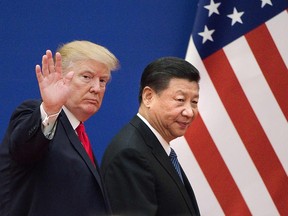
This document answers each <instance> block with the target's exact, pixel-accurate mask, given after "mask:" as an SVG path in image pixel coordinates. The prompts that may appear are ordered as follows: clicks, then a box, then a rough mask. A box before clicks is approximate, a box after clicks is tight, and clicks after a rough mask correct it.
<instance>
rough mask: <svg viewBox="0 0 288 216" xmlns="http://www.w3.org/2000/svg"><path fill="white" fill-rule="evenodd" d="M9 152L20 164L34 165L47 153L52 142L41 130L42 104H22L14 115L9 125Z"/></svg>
mask: <svg viewBox="0 0 288 216" xmlns="http://www.w3.org/2000/svg"><path fill="white" fill-rule="evenodd" d="M8 130H9V133H10V138H9V141H8V142H9V151H10V154H11V155H12V157H13V159H14V160H15V161H17V162H19V163H32V162H35V161H37V160H38V159H40V158H41V157H42V156H43V154H44V153H45V152H46V151H47V149H48V145H49V142H50V140H49V139H47V138H46V137H45V136H44V134H43V132H42V129H41V114H40V102H39V101H29V102H24V103H23V104H21V105H20V106H19V107H18V108H17V109H16V110H15V112H14V113H13V114H12V117H11V120H10V124H9V129H8Z"/></svg>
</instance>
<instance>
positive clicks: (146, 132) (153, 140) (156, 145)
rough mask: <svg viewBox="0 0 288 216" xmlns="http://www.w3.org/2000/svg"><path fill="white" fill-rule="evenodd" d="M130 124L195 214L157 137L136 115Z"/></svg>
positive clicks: (185, 191)
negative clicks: (136, 130)
mask: <svg viewBox="0 0 288 216" xmlns="http://www.w3.org/2000/svg"><path fill="white" fill-rule="evenodd" d="M131 124H132V125H134V126H135V127H136V128H138V130H139V133H140V134H141V135H142V136H143V139H144V140H145V143H146V144H147V146H149V148H151V151H152V154H153V155H154V156H155V158H156V159H157V161H158V162H159V163H160V164H161V166H162V167H163V168H164V169H165V170H166V171H167V172H168V173H169V175H170V176H171V178H172V179H173V180H174V182H175V185H176V186H177V187H178V189H179V191H180V192H181V194H182V196H183V198H184V200H185V201H186V204H187V206H188V207H189V209H190V211H191V212H192V214H193V213H194V214H195V211H194V208H193V206H192V201H191V199H190V196H189V194H188V191H187V190H186V188H185V186H184V185H183V183H182V181H181V179H180V178H179V176H178V174H177V172H176V170H175V168H174V167H173V164H172V163H171V161H170V159H169V157H168V155H167V154H166V152H165V150H164V149H163V147H162V145H161V143H160V142H159V141H158V139H157V137H156V136H155V135H154V134H153V132H152V131H151V130H150V128H149V127H148V126H147V125H146V124H145V123H144V122H143V121H142V120H141V119H140V118H139V117H138V116H135V117H134V118H133V119H132V120H131ZM185 177H186V176H185ZM186 179H187V178H186ZM186 183H189V182H188V181H186ZM189 192H190V191H189Z"/></svg>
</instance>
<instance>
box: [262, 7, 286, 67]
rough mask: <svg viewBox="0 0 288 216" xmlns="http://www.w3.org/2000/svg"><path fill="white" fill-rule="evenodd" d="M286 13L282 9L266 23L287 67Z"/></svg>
mask: <svg viewBox="0 0 288 216" xmlns="http://www.w3.org/2000/svg"><path fill="white" fill-rule="evenodd" d="M287 25H288V13H287V11H283V12H282V13H280V14H278V15H277V16H275V17H274V18H273V19H271V20H269V21H268V22H267V23H266V26H267V28H268V29H269V32H270V34H271V36H272V38H273V40H274V42H275V43H276V46H277V49H278V50H279V52H280V54H281V56H282V58H283V60H284V62H285V64H286V67H287V68H288V26H287Z"/></svg>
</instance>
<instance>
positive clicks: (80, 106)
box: [65, 60, 111, 121]
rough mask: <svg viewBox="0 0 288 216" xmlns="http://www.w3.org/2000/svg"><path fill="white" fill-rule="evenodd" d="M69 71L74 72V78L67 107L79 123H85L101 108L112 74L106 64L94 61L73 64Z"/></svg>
mask: <svg viewBox="0 0 288 216" xmlns="http://www.w3.org/2000/svg"><path fill="white" fill-rule="evenodd" d="M68 71H74V76H73V78H72V81H71V84H70V96H69V98H68V100H67V102H66V103H65V106H66V107H67V108H68V109H69V110H70V112H72V113H73V114H74V115H75V117H76V118H77V119H78V120H79V121H85V120H87V119H88V118H89V117H91V116H92V115H93V114H94V113H96V112H97V111H98V110H99V108H100V107H101V104H102V100H103V97H104V93H105V89H106V84H107V83H108V81H109V80H110V76H111V73H110V71H109V70H108V68H107V67H106V66H105V65H104V64H102V63H99V62H97V61H94V60H86V61H77V62H75V63H72V64H71V66H70V67H69V68H68V69H67V70H66V72H68Z"/></svg>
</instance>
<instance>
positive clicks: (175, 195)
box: [101, 116, 200, 216]
mask: <svg viewBox="0 0 288 216" xmlns="http://www.w3.org/2000/svg"><path fill="white" fill-rule="evenodd" d="M101 169H102V173H103V179H104V182H105V185H106V188H107V192H108V196H109V198H110V203H111V208H112V212H113V213H115V214H116V215H133V216H137V215H143V216H150V215H163V216H168V215H177V216H180V215H199V214H200V213H199V210H198V205H197V202H196V199H195V196H194V193H193V190H192V188H191V186H190V184H189V182H188V180H187V177H186V175H185V174H184V172H183V170H182V173H183V178H184V182H185V186H184V184H183V183H182V182H181V180H180V178H179V176H178V174H177V172H176V171H175V169H174V167H173V165H172V163H171V161H170V159H169V157H168V155H167V154H166V152H165V150H164V149H163V147H162V145H161V144H160V142H159V141H158V139H157V138H156V136H155V135H154V134H153V132H152V131H151V130H150V129H149V127H148V126H147V125H146V124H145V123H144V122H143V121H142V120H141V119H140V118H139V117H138V116H135V117H134V118H133V119H132V120H131V121H130V123H129V124H127V125H126V126H125V127H124V128H123V129H122V130H121V131H120V132H119V133H118V134H117V135H116V136H115V137H114V138H113V140H112V142H111V144H110V145H109V146H108V148H107V150H106V152H105V154H104V156H103V159H102V165H101Z"/></svg>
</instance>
